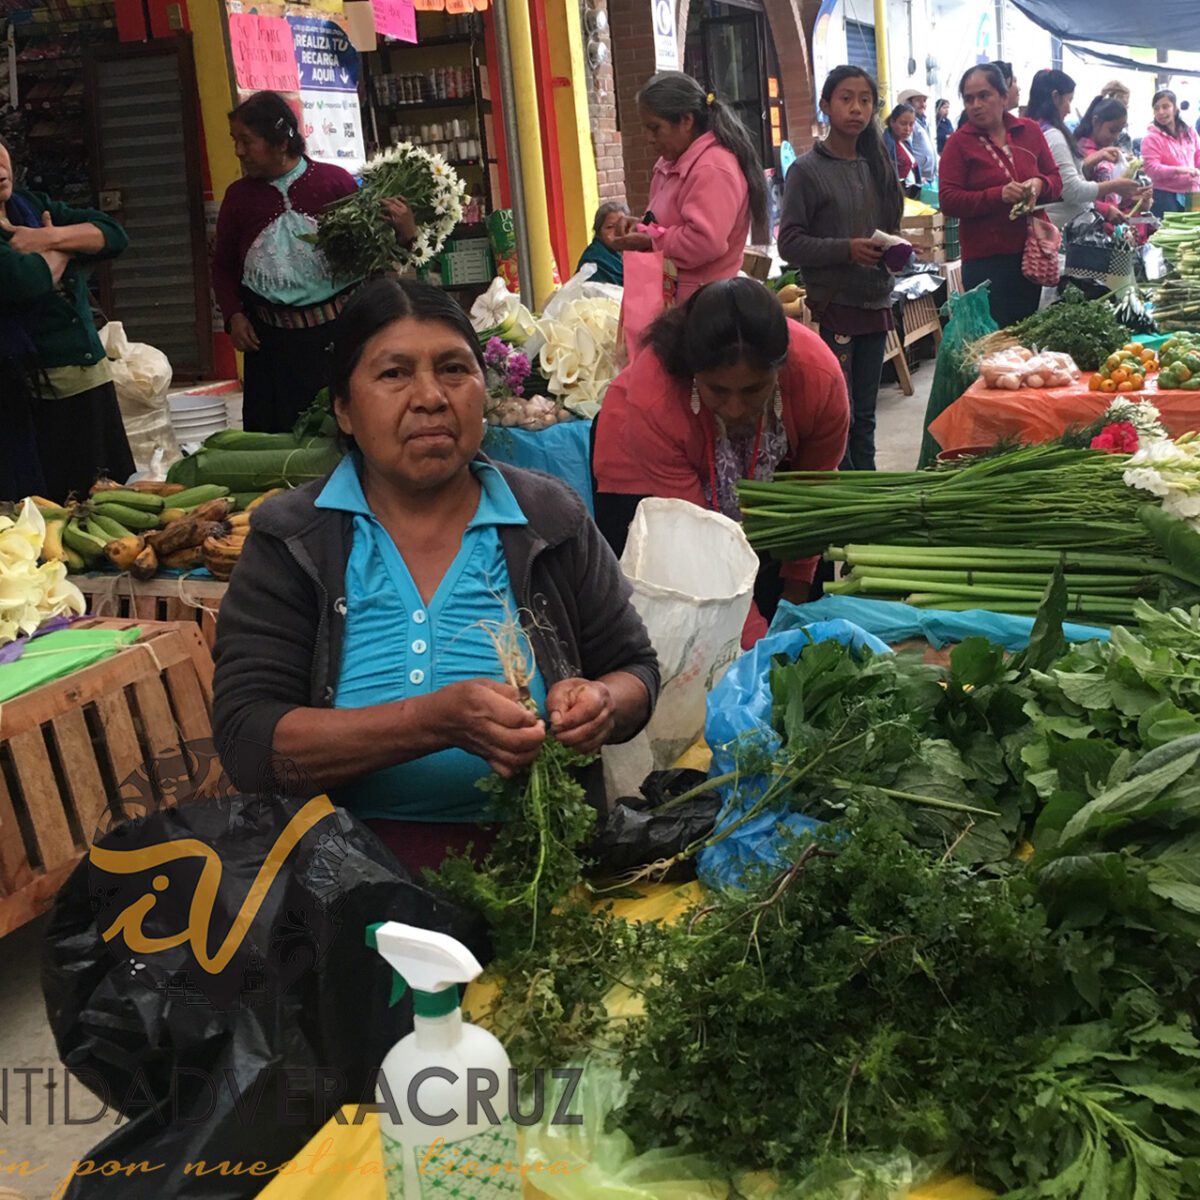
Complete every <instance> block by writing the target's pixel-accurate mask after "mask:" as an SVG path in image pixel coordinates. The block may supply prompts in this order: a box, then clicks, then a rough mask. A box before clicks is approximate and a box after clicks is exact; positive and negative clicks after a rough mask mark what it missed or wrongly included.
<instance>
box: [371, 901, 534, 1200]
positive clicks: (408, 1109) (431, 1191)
mask: <svg viewBox="0 0 1200 1200" xmlns="http://www.w3.org/2000/svg"><path fill="white" fill-rule="evenodd" d="M367 945H368V946H371V947H373V948H374V949H376V950H378V951H379V953H380V954H382V955H383V957H384V958H386V959H387V961H388V963H389V964H390V965H391V967H392V969H393V970H394V971H395V972H396V975H397V979H396V980H395V984H394V986H393V990H392V1003H395V1002H396V1000H398V999H399V998H400V996H401V995H403V994H404V985H405V984H406V983H407V984H408V986H409V987H410V988H412V993H413V1032H412V1033H410V1034H409V1035H408V1036H407V1037H405V1038H401V1039H400V1041H398V1042H397V1043H396V1044H395V1045H394V1046H393V1047H392V1048H391V1050H389V1051H388V1053H387V1057H386V1058H384V1060H383V1067H382V1080H381V1081H380V1085H379V1088H378V1089H377V1098H378V1100H379V1102H380V1104H382V1105H385V1106H386V1109H385V1111H383V1112H380V1114H379V1130H380V1135H381V1137H382V1140H383V1160H384V1166H385V1168H386V1170H387V1194H388V1200H425V1198H426V1197H442V1196H445V1197H449V1196H470V1197H473V1198H478V1200H493V1198H496V1200H498V1198H500V1197H519V1196H520V1195H521V1191H522V1184H521V1174H520V1158H519V1154H518V1150H517V1137H516V1129H515V1126H514V1125H513V1123H512V1121H511V1120H510V1119H509V1116H508V1090H509V1069H510V1063H509V1060H508V1055H507V1053H506V1052H505V1050H504V1047H503V1046H502V1045H501V1044H500V1042H499V1041H497V1039H496V1038H495V1037H493V1036H492V1034H490V1033H488V1031H487V1030H486V1029H480V1028H479V1026H478V1025H472V1024H470V1023H469V1022H467V1021H464V1020H463V1017H462V1009H460V1008H459V995H458V985H459V984H460V983H461V984H466V983H470V981H471V980H472V979H474V978H475V977H476V976H477V975H478V974H479V973H480V972H481V971H482V970H483V968H482V967H481V966H480V965H479V962H478V960H477V959H476V958H475V956H474V955H473V954H472V953H471V952H470V951H469V950H468V949H467V948H466V947H465V946H464V945H462V944H461V943H460V942H457V941H455V939H454V938H452V937H449V936H448V935H446V934H444V933H434V932H433V931H432V930H428V929H418V928H417V927H416V926H414V925H403V924H401V923H400V922H398V921H386V922H383V923H381V924H378V925H372V926H371V927H370V928H369V929H368V930H367ZM385 1084H386V1087H387V1090H388V1092H389V1093H390V1096H385V1095H384V1094H383V1088H384V1085H385ZM485 1097H486V1100H485V1099H484V1098H485ZM473 1098H474V1100H475V1103H474V1104H472V1099H473ZM393 1115H394V1116H398V1117H399V1118H400V1120H399V1121H398V1122H397V1121H396V1120H395V1119H394V1116H393ZM493 1118H494V1119H493Z"/></svg>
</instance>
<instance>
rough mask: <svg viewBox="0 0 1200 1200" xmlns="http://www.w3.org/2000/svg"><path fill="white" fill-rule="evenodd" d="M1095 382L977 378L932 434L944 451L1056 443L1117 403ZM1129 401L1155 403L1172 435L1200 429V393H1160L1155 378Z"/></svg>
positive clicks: (939, 419)
mask: <svg viewBox="0 0 1200 1200" xmlns="http://www.w3.org/2000/svg"><path fill="white" fill-rule="evenodd" d="M1089 379H1091V375H1084V376H1083V377H1082V378H1081V379H1080V380H1079V381H1078V382H1077V383H1074V384H1072V385H1071V386H1070V387H1061V388H1022V389H1021V390H1020V391H1018V392H1008V391H1004V390H1001V389H997V388H988V387H984V386H983V380H982V379H977V380H976V381H975V382H974V383H973V384H971V386H970V387H969V388H968V389H967V390H966V391H965V392H964V393H963V394H962V395H961V396H960V397H959V398H958V399H957V400H956V401H955V402H954V403H953V404H952V405H950V407H949V408H947V409H945V411H943V412H942V413H940V414H939V415H938V416H937V417H936V418H935V419H934V420H933V422H932V423H931V424H930V426H929V432H930V433H931V434H933V436H934V437H935V438H936V439H937V441H938V444H939V445H940V446H941V447H942V449H943V450H957V449H960V448H963V447H967V446H992V445H995V443H996V442H1001V441H1020V442H1049V441H1053V440H1054V438H1056V437H1061V436H1062V434H1064V433H1065V432H1066V431H1067V430H1068V429H1069V428H1071V426H1072V425H1076V426H1080V425H1090V424H1091V423H1092V422H1093V421H1095V420H1096V419H1097V418H1098V417H1101V416H1103V415H1104V410H1105V409H1106V408H1107V407H1108V406H1109V404H1110V403H1111V402H1112V400H1113V399H1114V396H1113V395H1112V394H1111V393H1106V392H1089V391H1088V380H1089ZM1129 398H1130V399H1134V400H1136V399H1138V398H1144V399H1146V400H1149V401H1150V403H1152V404H1154V405H1155V406H1156V407H1157V408H1158V410H1159V412H1160V413H1162V421H1163V424H1164V425H1165V426H1166V427H1167V431H1168V432H1169V433H1170V434H1171V435H1172V437H1178V436H1179V435H1180V434H1181V433H1188V432H1190V431H1191V430H1193V429H1200V391H1198V392H1181V391H1167V392H1160V391H1159V390H1158V387H1157V386H1156V382H1155V381H1154V380H1153V379H1152V380H1151V381H1150V382H1149V383H1148V384H1147V385H1146V387H1145V388H1144V389H1143V390H1142V391H1140V392H1136V393H1132V392H1131V393H1129Z"/></svg>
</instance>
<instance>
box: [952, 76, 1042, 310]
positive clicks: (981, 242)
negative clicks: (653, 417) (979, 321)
mask: <svg viewBox="0 0 1200 1200" xmlns="http://www.w3.org/2000/svg"><path fill="white" fill-rule="evenodd" d="M959 92H960V93H961V95H962V98H963V104H964V105H965V106H966V110H967V123H966V124H965V125H963V127H962V128H961V129H958V130H956V131H955V133H954V135H953V136H952V137H951V138H950V140H949V141H948V142H947V143H946V152H945V154H943V155H942V166H941V180H940V183H939V192H938V195H939V202H940V204H941V207H942V210H943V211H944V212H945V213H946V214H947V215H949V216H952V217H958V218H959V219H960V225H959V237H960V240H961V243H962V258H963V283H964V284H965V285H966V286H967V288H968V289H970V288H974V287H978V286H979V285H980V284H981V283H983V282H984V281H985V280H989V281H990V282H991V285H992V286H991V290H990V293H989V300H990V303H991V308H992V317H993V319H994V320H995V322H996V324H997V325H999V326H1000V327H1001V328H1002V329H1003V328H1004V327H1005V326H1006V325H1012V324H1014V323H1015V322H1017V321H1019V320H1020V319H1021V318H1022V317H1027V316H1029V314H1030V313H1032V312H1035V311H1036V310H1037V307H1038V303H1039V301H1040V300H1041V296H1042V288H1041V285H1040V284H1038V283H1035V282H1033V281H1032V280H1029V279H1026V278H1025V276H1024V274H1023V273H1022V270H1021V256H1022V254H1023V253H1024V250H1025V231H1026V222H1025V221H1024V220H1022V219H1020V218H1019V217H1018V218H1017V219H1016V220H1013V219H1012V216H1011V214H1012V210H1013V206H1014V205H1017V204H1028V205H1030V206H1032V205H1035V204H1038V203H1045V202H1046V201H1050V200H1057V199H1058V198H1059V197H1060V196H1061V195H1062V178H1061V176H1060V175H1059V172H1058V165H1057V164H1056V163H1055V161H1054V155H1053V154H1051V152H1050V147H1049V146H1047V145H1046V139H1045V138H1044V137H1043V136H1042V131H1041V130H1040V129H1039V128H1038V125H1037V122H1036V121H1027V120H1025V119H1023V118H1021V117H1014V116H1012V114H1011V113H1008V112H1006V111H1005V104H1006V103H1007V93H1008V89H1007V87H1006V85H1005V82H1004V77H1003V75H1001V73H1000V71H999V69H998V68H997V67H996V66H995V65H994V64H993V63H985V64H983V65H982V66H978V67H972V68H971V69H970V70H969V71H967V73H966V74H965V75H964V76H963V77H962V82H961V83H960V84H959Z"/></svg>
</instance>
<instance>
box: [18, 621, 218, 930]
mask: <svg viewBox="0 0 1200 1200" xmlns="http://www.w3.org/2000/svg"><path fill="white" fill-rule="evenodd" d="M134 625H136V626H138V627H139V628H140V629H141V636H140V637H139V638H138V639H137V641H136V642H134V643H132V644H131V645H129V646H126V647H123V648H122V649H120V650H119V651H118V652H117V653H116V654H114V655H112V656H111V657H110V658H106V659H104V660H103V661H101V662H98V663H94V664H93V665H92V666H90V667H84V668H83V669H81V670H79V671H75V672H73V673H72V674H70V675H67V676H65V677H64V678H62V679H57V680H54V681H52V682H50V683H47V684H44V685H43V686H42V687H39V688H35V689H34V690H33V691H31V692H26V693H25V694H24V695H21V696H17V697H15V698H14V699H12V700H9V701H7V702H6V703H5V704H4V705H3V708H2V709H0V937H3V936H4V935H5V934H6V933H10V932H11V931H12V930H14V929H16V928H18V927H19V926H21V925H23V924H25V922H27V921H29V920H31V919H32V918H34V917H36V916H38V915H40V914H41V913H43V912H45V911H46V910H47V909H48V908H49V907H50V904H51V903H52V901H53V899H54V893H55V892H56V891H57V890H58V889H59V887H60V886H61V885H62V883H63V882H64V881H65V880H66V878H67V876H68V875H69V874H70V873H71V871H72V870H73V869H74V867H75V864H76V863H78V862H79V860H80V859H81V858H82V857H83V856H84V855H85V854H86V853H87V849H88V847H89V846H90V845H91V841H92V837H93V835H94V834H95V831H96V829H97V827H98V826H99V825H100V823H101V822H102V821H103V820H104V818H105V817H106V815H107V814H108V813H110V812H111V811H112V805H113V804H114V803H115V801H116V798H117V796H118V794H119V788H120V785H121V784H122V783H123V782H124V781H125V780H126V779H128V778H129V777H130V776H131V775H132V774H133V773H134V772H135V771H137V770H138V769H139V768H140V767H142V766H143V765H144V764H146V763H148V762H160V763H165V762H170V763H178V764H180V765H179V766H177V767H175V768H174V769H175V770H177V771H178V770H183V769H184V768H183V766H182V764H183V756H182V755H181V754H180V750H179V747H180V744H181V743H183V742H204V741H205V740H207V739H211V737H212V677H213V666H212V656H211V654H210V653H209V650H208V647H207V646H206V645H205V644H204V640H203V638H201V636H200V630H199V629H198V628H197V626H196V624H195V622H188V623H185V624H164V623H159V622H152V621H123V620H112V619H104V618H93V619H90V620H85V621H81V622H78V623H77V624H76V625H75V626H74V628H76V629H88V628H96V629H127V628H130V627H131V626H134ZM183 782H184V781H182V780H180V783H183ZM155 786H156V787H157V786H159V785H158V784H157V783H156V784H155Z"/></svg>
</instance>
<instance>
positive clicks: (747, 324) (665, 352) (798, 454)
mask: <svg viewBox="0 0 1200 1200" xmlns="http://www.w3.org/2000/svg"><path fill="white" fill-rule="evenodd" d="M646 343H647V353H644V354H639V355H638V356H637V358H636V359H634V361H633V363H632V364H631V365H630V366H629V367H627V368H626V369H625V370H624V371H622V372H621V374H620V375H618V376H617V378H616V379H614V380H613V381H612V383H611V384H610V385H609V388H608V391H607V392H606V393H605V397H604V411H603V413H602V414H601V416H600V418H599V419H598V420H597V421H596V425H595V439H596V440H595V447H594V450H593V473H594V475H595V479H596V498H595V499H596V524H597V525H598V526H599V527H600V532H601V533H603V534H604V536H605V538H606V539H607V540H608V542H609V544H610V545H611V546H612V548H613V550H614V551H615V552H616V553H617V554H620V553H621V551H622V550H623V549H624V548H625V538H626V534H627V532H628V529H629V523H630V521H631V520H632V519H633V514H634V510H635V509H636V508H637V506H638V504H639V503H640V502H641V501H642V500H644V499H645V498H646V497H647V496H662V497H666V498H669V499H679V500H690V501H691V502H692V503H693V504H697V505H700V506H701V507H702V508H711V509H713V510H714V511H716V512H721V513H724V514H725V516H727V517H731V518H732V519H733V520H735V521H739V520H741V510H740V509H739V507H738V500H737V490H736V489H737V483H738V481H739V480H741V479H771V478H772V477H773V476H774V475H775V472H776V471H779V470H788V471H793V470H817V471H831V470H834V469H835V468H836V467H837V465H838V464H839V463H840V462H841V461H842V456H843V455H844V454H845V451H846V433H847V431H848V429H849V427H850V402H849V400H848V399H847V396H846V380H845V377H844V375H843V374H842V369H841V367H840V366H839V364H838V361H837V359H836V358H835V357H834V355H833V352H832V351H831V350H830V349H829V347H828V346H826V345H825V343H824V342H823V341H822V340H821V339H820V338H819V337H818V336H817V335H816V334H815V333H812V332H810V331H809V330H807V329H805V328H804V327H803V326H802V325H800V324H798V323H796V322H795V321H789V320H788V319H787V317H786V316H785V315H784V312H783V309H782V308H781V307H780V304H779V301H778V300H777V299H776V297H775V295H774V293H773V292H770V291H768V290H767V289H766V288H765V287H763V285H762V284H761V283H757V282H756V281H755V280H753V279H745V278H736V279H723V280H719V281H717V282H715V283H710V284H708V285H706V286H705V287H703V288H701V289H700V290H699V291H698V292H696V293H695V294H694V295H693V296H692V297H691V299H690V300H688V301H687V303H685V304H684V305H683V306H682V307H681V308H676V309H672V310H670V311H669V312H666V313H664V314H663V315H662V316H661V317H659V319H658V320H657V321H656V322H655V323H654V324H653V325H652V326H651V327H650V331H649V333H648V334H647V335H646ZM764 567H765V568H766V569H764V570H763V571H760V573H759V580H758V585H757V586H756V587H755V601H756V603H757V604H758V608H759V611H760V612H761V613H762V615H763V616H764V617H765V618H766V619H767V620H770V618H771V616H772V615H773V613H774V611H775V607H776V605H777V604H778V602H779V599H780V596H781V595H782V596H783V597H784V598H785V599H788V600H803V599H804V598H805V597H806V596H807V594H808V587H809V584H810V583H811V581H812V578H813V573H814V570H815V568H816V560H815V559H805V560H803V561H797V562H793V563H785V564H784V565H783V568H782V571H779V570H777V569H775V568H774V567H772V566H769V565H767V564H765V563H764Z"/></svg>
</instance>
